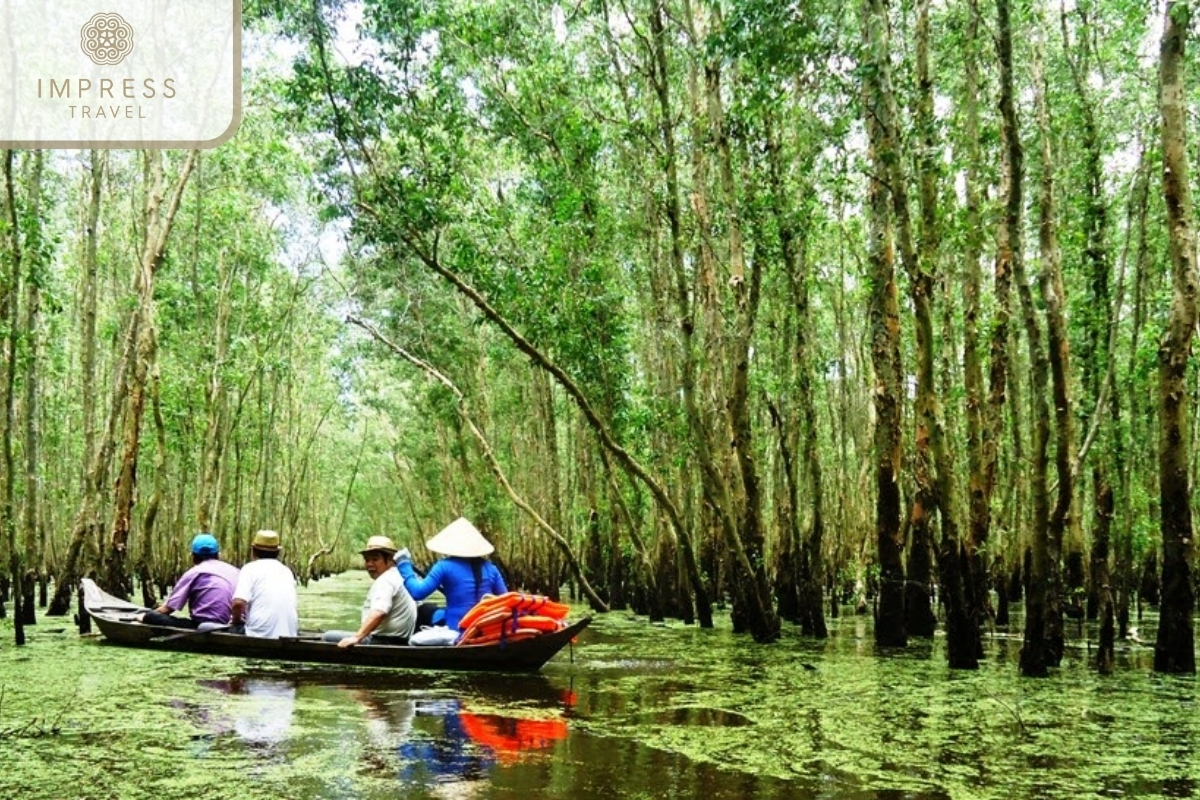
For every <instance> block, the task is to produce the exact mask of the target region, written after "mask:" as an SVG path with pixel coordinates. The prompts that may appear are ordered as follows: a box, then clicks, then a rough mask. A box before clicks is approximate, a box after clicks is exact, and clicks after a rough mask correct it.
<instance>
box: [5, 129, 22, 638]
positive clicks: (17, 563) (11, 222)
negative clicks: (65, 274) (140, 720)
mask: <svg viewBox="0 0 1200 800" xmlns="http://www.w3.org/2000/svg"><path fill="white" fill-rule="evenodd" d="M3 158H4V190H5V193H4V200H5V203H4V205H5V211H6V212H7V213H6V214H5V219H4V223H5V227H6V228H7V229H8V230H7V236H6V237H5V238H6V239H7V241H6V242H5V244H6V245H7V247H8V261H9V263H8V265H7V266H8V271H7V274H5V275H3V291H0V330H2V331H4V353H5V358H4V416H3V420H4V428H3V430H0V439H2V441H0V469H3V486H2V488H0V535H3V536H4V541H5V543H6V544H7V545H8V556H9V574H10V575H11V576H12V593H13V594H12V597H13V623H14V640H15V642H16V644H18V645H23V644H25V617H24V614H23V612H22V610H21V604H22V602H23V601H24V597H25V593H24V591H23V588H22V587H23V580H24V576H23V575H22V574H21V573H22V570H23V569H24V567H23V565H22V558H21V551H20V550H18V549H17V520H16V507H15V495H16V491H15V490H16V470H15V469H14V466H15V465H14V462H13V447H12V440H13V435H14V434H15V433H16V415H15V411H14V406H15V391H16V383H17V344H18V332H19V329H20V326H19V325H18V324H17V314H18V305H19V304H18V300H19V298H20V291H21V248H22V243H21V226H20V223H19V221H18V215H17V193H16V188H15V186H14V181H13V161H14V156H13V151H12V150H5V151H4V155H3Z"/></svg>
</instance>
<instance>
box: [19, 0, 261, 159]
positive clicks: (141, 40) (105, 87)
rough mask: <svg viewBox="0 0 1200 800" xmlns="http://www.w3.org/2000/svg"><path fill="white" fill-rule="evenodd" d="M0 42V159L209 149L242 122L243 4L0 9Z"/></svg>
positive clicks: (66, 3)
mask: <svg viewBox="0 0 1200 800" xmlns="http://www.w3.org/2000/svg"><path fill="white" fill-rule="evenodd" d="M0 42H4V43H5V45H6V46H5V53H4V57H3V58H0V147H4V148H9V147H16V148H34V147H43V148H46V147H49V148H53V147H62V148H92V147H97V148H105V147H114V148H116V147H120V148H142V147H152V148H192V147H215V146H217V145H219V144H221V143H222V142H224V141H226V140H228V139H229V138H230V137H231V136H233V134H234V133H235V132H236V131H237V127H238V124H239V123H240V122H241V118H242V52H241V48H242V6H241V0H171V2H164V0H52V1H50V0H0Z"/></svg>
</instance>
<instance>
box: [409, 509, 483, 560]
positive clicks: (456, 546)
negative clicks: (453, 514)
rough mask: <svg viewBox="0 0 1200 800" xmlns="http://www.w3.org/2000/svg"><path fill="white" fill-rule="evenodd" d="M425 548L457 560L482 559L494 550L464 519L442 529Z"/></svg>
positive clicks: (459, 519)
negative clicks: (456, 557)
mask: <svg viewBox="0 0 1200 800" xmlns="http://www.w3.org/2000/svg"><path fill="white" fill-rule="evenodd" d="M425 546H426V547H428V548H429V549H430V550H431V551H433V552H434V553H440V554H441V555H444V556H458V557H459V558H482V557H483V556H486V555H490V554H491V553H493V552H494V551H495V550H496V548H494V547H492V545H491V542H489V541H488V540H487V539H485V538H483V534H482V533H480V532H479V529H478V528H476V527H475V526H474V525H472V524H471V523H470V521H469V520H467V519H466V518H465V517H459V518H458V519H456V520H454V522H451V523H450V524H449V525H447V526H446V527H444V528H442V530H441V531H440V532H439V533H438V535H437V536H434V537H433V538H432V539H430V540H429V541H427V542H426V543H425Z"/></svg>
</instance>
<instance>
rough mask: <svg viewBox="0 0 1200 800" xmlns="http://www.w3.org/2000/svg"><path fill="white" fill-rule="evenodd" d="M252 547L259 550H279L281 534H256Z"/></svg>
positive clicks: (271, 532) (270, 532)
mask: <svg viewBox="0 0 1200 800" xmlns="http://www.w3.org/2000/svg"><path fill="white" fill-rule="evenodd" d="M250 546H251V547H257V548H258V549H259V550H278V549H279V534H278V533H276V532H275V531H259V532H258V533H256V534H254V540H253V541H252V542H250Z"/></svg>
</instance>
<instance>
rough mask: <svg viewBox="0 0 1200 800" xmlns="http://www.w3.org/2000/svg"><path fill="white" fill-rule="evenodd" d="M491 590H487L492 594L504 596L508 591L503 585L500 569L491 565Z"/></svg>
mask: <svg viewBox="0 0 1200 800" xmlns="http://www.w3.org/2000/svg"><path fill="white" fill-rule="evenodd" d="M491 567H492V568H491V570H490V572H491V573H492V574H491V588H489V589H488V591H490V592H491V593H492V594H504V593H505V592H507V591H508V587H507V586H505V585H504V576H503V575H501V574H500V569H499V568H498V567H497V566H496V565H495V564H492V565H491Z"/></svg>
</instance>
